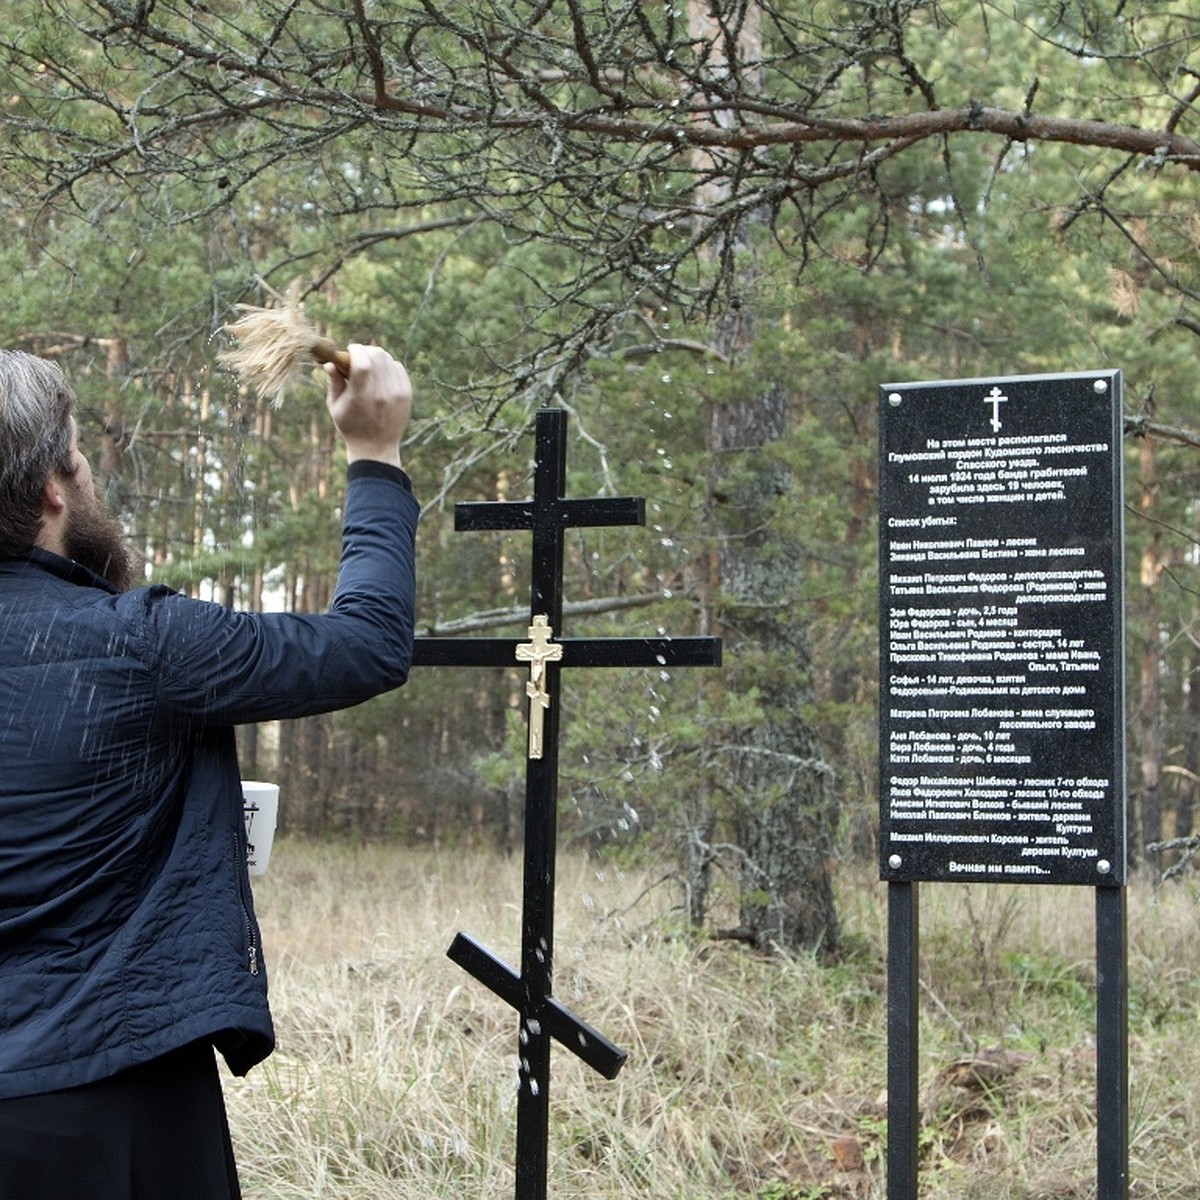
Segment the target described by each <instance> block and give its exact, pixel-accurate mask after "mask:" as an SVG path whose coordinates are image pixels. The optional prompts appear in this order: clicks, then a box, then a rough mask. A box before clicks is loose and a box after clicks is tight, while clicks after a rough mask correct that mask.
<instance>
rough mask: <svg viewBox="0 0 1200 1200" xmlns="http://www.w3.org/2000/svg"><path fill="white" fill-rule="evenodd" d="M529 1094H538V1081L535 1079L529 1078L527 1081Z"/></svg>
mask: <svg viewBox="0 0 1200 1200" xmlns="http://www.w3.org/2000/svg"><path fill="white" fill-rule="evenodd" d="M529 1094H530V1095H531V1096H536V1095H537V1094H538V1081H537V1080H536V1079H531V1080H530V1081H529Z"/></svg>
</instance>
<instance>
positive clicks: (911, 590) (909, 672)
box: [879, 371, 1125, 885]
mask: <svg viewBox="0 0 1200 1200" xmlns="http://www.w3.org/2000/svg"><path fill="white" fill-rule="evenodd" d="M879 414H880V416H879V430H880V433H879V459H880V469H879V476H880V533H879V546H880V680H881V685H880V818H881V820H880V869H881V874H882V877H883V878H884V879H887V880H892V881H906V880H911V881H916V880H992V881H996V880H999V881H1006V882H1039V883H1075V884H1093V885H1104V884H1120V883H1123V882H1124V875H1125V780H1124V723H1123V691H1124V689H1123V663H1122V654H1123V626H1122V569H1121V564H1122V520H1121V514H1122V494H1121V375H1120V372H1118V371H1097V372H1085V373H1081V374H1070V375H1038V376H1023V377H1012V378H1000V379H983V380H978V379H971V380H955V381H950V382H934V383H915V384H890V385H885V386H884V387H883V388H881V389H880V407H879Z"/></svg>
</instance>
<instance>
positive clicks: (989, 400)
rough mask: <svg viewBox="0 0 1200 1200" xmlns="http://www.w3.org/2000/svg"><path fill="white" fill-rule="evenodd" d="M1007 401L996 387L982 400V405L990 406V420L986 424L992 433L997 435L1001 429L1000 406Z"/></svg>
mask: <svg viewBox="0 0 1200 1200" xmlns="http://www.w3.org/2000/svg"><path fill="white" fill-rule="evenodd" d="M1007 401H1008V397H1007V396H1006V395H1004V393H1003V392H1001V391H1000V389H999V388H998V387H994V388H992V390H991V391H990V392H988V394H987V395H986V396H984V398H983V402H984V404H990V405H991V406H992V419H991V420H990V421H989V422H988V424H989V425H991V427H992V432H993V433H999V432H1000V430H1001V428H1002V425H1001V423H1000V405H1002V404H1005V403H1007Z"/></svg>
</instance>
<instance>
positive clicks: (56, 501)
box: [42, 471, 67, 517]
mask: <svg viewBox="0 0 1200 1200" xmlns="http://www.w3.org/2000/svg"><path fill="white" fill-rule="evenodd" d="M66 507H67V500H66V496H65V495H64V494H63V482H62V480H61V479H60V478H59V475H58V472H57V471H51V472H50V475H49V476H48V477H47V479H46V482H45V483H44V484H43V485H42V512H43V513H45V515H46V516H51V517H53V516H60V515H61V514H62V513H63V511H64V510H65V509H66Z"/></svg>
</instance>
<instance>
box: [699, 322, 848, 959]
mask: <svg viewBox="0 0 1200 1200" xmlns="http://www.w3.org/2000/svg"><path fill="white" fill-rule="evenodd" d="M752 332H753V331H752V322H751V319H750V318H749V317H748V316H747V315H745V314H741V315H739V316H738V317H737V318H736V319H735V320H734V321H733V322H730V323H728V324H727V327H726V328H725V329H724V330H723V331H722V337H723V341H724V342H725V343H726V344H725V345H724V346H723V347H722V350H723V351H731V350H733V349H734V348H735V344H737V343H741V345H742V348H743V349H744V347H745V345H746V344H747V340H748V338H749V337H751V336H752ZM746 385H747V391H746V393H745V394H744V396H743V397H742V398H740V399H738V400H736V401H733V402H729V403H726V404H723V405H720V406H718V407H716V408H715V409H714V414H713V426H712V446H713V450H714V452H715V459H716V461H717V462H723V461H736V464H737V465H736V466H735V468H734V470H735V472H736V474H735V475H734V477H733V478H732V480H731V482H730V486H728V487H724V488H720V489H719V494H720V495H722V497H723V502H722V503H721V504H719V505H717V506H716V508H715V510H714V511H715V513H716V514H717V518H718V538H719V546H720V549H719V556H718V557H719V566H720V582H721V625H722V628H721V633H722V635H723V637H724V639H725V652H726V661H727V662H728V663H729V664H730V666H729V669H728V683H729V685H730V686H731V687H732V688H734V689H735V690H737V691H738V692H740V693H741V694H743V695H745V694H749V693H750V692H751V691H753V692H754V693H756V694H757V697H758V703H759V706H760V708H761V713H762V717H761V720H759V721H757V722H755V723H754V724H752V725H750V726H748V727H743V728H739V729H731V730H728V731H727V735H726V737H725V738H724V739H723V743H724V748H723V759H724V762H723V766H724V771H723V775H724V777H725V779H726V786H727V787H729V788H730V789H731V791H732V794H733V795H734V797H735V802H736V812H737V818H736V824H737V841H738V846H739V849H740V851H741V855H742V859H741V891H740V903H739V910H740V912H739V919H740V921H741V925H742V928H743V930H744V931H746V932H747V933H748V934H749V936H751V937H752V938H753V940H754V941H755V942H756V943H757V944H759V945H764V946H765V945H774V946H778V947H780V948H782V949H785V950H817V949H819V950H821V951H822V952H825V953H830V954H832V953H836V951H837V949H838V946H839V942H840V933H839V922H838V916H837V908H836V904H835V900H834V893H833V880H832V863H833V856H834V839H835V834H836V830H837V812H836V809H835V800H834V798H833V794H832V789H830V788H829V787H828V786H827V785H828V780H829V768H828V766H827V765H826V764H825V762H824V761H823V759H822V757H821V754H820V749H819V747H818V745H817V739H816V735H815V733H814V732H813V730H812V728H811V726H810V725H809V724H808V722H807V720H806V719H805V717H804V706H805V705H806V703H807V701H808V699H809V695H808V668H809V662H808V644H807V636H806V628H805V625H804V622H803V619H802V617H801V615H800V605H799V590H800V588H799V585H800V576H801V572H802V569H803V566H802V564H803V554H802V548H801V547H800V546H799V545H798V544H796V543H795V542H794V541H793V540H792V539H791V538H789V537H788V536H787V534H786V532H785V531H783V530H781V529H779V528H778V527H777V526H776V525H775V524H774V522H773V520H772V517H773V511H774V509H775V506H776V504H777V502H778V501H779V499H780V498H781V497H782V496H783V495H785V494H786V492H787V490H788V488H789V486H790V479H789V476H788V472H787V471H786V469H785V468H784V467H783V466H782V465H781V464H780V463H779V462H777V461H775V460H774V459H773V457H772V455H771V453H770V447H771V446H772V444H773V443H775V442H777V441H779V439H781V438H782V437H783V436H784V434H785V432H786V426H787V412H786V397H785V395H784V393H783V391H782V389H779V388H774V387H768V388H762V387H761V386H760V387H757V388H756V387H755V383H754V380H753V379H751V378H747V379H746Z"/></svg>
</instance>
